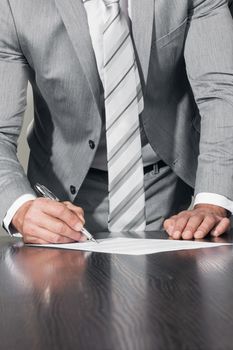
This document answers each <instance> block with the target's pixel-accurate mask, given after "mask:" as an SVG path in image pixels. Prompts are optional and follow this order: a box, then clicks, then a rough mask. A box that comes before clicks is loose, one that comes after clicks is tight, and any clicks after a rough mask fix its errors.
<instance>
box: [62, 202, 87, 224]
mask: <svg viewBox="0 0 233 350" xmlns="http://www.w3.org/2000/svg"><path fill="white" fill-rule="evenodd" d="M63 203H64V204H65V205H66V206H67V208H68V209H70V210H72V211H73V212H74V213H75V214H76V215H78V217H79V219H80V220H81V221H82V223H83V225H84V224H85V219H84V211H83V209H82V208H81V207H78V206H77V205H74V204H72V203H71V202H63Z"/></svg>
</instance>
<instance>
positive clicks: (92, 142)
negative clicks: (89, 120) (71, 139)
mask: <svg viewBox="0 0 233 350" xmlns="http://www.w3.org/2000/svg"><path fill="white" fill-rule="evenodd" d="M89 146H90V148H91V149H94V148H95V142H94V141H92V140H89Z"/></svg>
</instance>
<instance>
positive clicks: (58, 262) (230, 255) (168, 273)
mask: <svg viewBox="0 0 233 350" xmlns="http://www.w3.org/2000/svg"><path fill="white" fill-rule="evenodd" d="M146 236H147V237H149V238H152V237H154V238H155V239H156V238H161V236H162V237H164V238H166V235H165V234H163V233H159V232H157V233H156V232H155V233H150V234H147V235H146ZM223 240H224V241H229V242H232V241H233V233H230V234H229V235H227V236H225V237H224V238H223ZM0 257H1V259H0V349H1V350H21V349H22V350H34V349H41V350H42V349H43V350H47V349H49V350H53V349H54V350H60V349H64V350H71V349H76V350H80V349H81V350H82V349H84V350H89V349H90V350H115V349H116V350H121V349H122V350H128V349H132V350H137V349H138V350H147V349H148V350H150V349H153V350H157V349H161V350H169V349H171V350H174V349H179V350H189V349H190V350H196V349H203V350H208V349H210V350H215V349H216V350H220V349H223V350H228V349H229V350H230V349H233V247H232V246H222V247H216V248H214V249H199V250H189V251H177V252H167V253H161V254H153V255H147V256H127V255H110V254H99V253H83V252H78V251H67V250H66V251H65V250H58V249H46V248H32V247H25V246H21V244H20V243H19V242H18V241H17V240H12V239H10V238H1V239H0Z"/></svg>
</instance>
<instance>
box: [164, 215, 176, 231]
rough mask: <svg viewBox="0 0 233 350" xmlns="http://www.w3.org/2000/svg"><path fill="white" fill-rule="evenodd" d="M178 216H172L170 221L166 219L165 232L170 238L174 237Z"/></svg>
mask: <svg viewBox="0 0 233 350" xmlns="http://www.w3.org/2000/svg"><path fill="white" fill-rule="evenodd" d="M176 217H177V215H173V216H171V217H170V218H169V219H166V220H165V221H164V223H163V227H164V230H165V231H166V232H167V233H168V234H169V236H171V235H172V232H173V229H174V226H175V222H176Z"/></svg>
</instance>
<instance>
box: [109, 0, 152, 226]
mask: <svg viewBox="0 0 233 350" xmlns="http://www.w3.org/2000/svg"><path fill="white" fill-rule="evenodd" d="M103 1H104V5H105V6H104V31H103V51H104V94H105V114H106V140H107V160H108V185H109V221H108V228H109V230H110V231H115V232H120V231H143V230H145V225H146V222H145V193H144V176H143V164H142V153H141V139H140V127H139V114H140V113H141V112H142V110H143V97H142V89H141V84H140V79H139V74H138V68H137V64H136V61H135V53H134V49H133V44H132V40H131V36H130V32H129V27H128V24H127V20H126V18H125V17H124V15H123V14H122V12H121V9H120V5H119V0H103Z"/></svg>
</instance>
